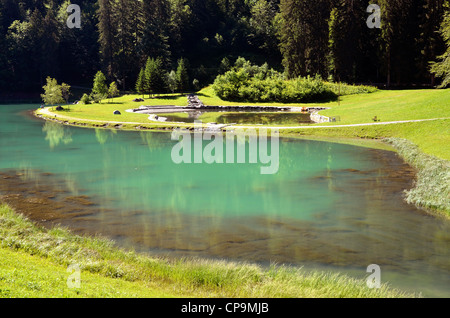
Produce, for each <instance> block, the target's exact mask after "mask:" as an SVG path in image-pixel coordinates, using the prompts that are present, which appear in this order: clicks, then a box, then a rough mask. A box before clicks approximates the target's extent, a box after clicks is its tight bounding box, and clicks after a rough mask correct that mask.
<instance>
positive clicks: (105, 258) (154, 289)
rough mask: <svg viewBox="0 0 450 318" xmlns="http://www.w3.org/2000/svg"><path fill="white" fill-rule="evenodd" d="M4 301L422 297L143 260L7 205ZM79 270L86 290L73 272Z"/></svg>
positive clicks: (223, 265)
mask: <svg viewBox="0 0 450 318" xmlns="http://www.w3.org/2000/svg"><path fill="white" fill-rule="evenodd" d="M0 243H1V245H0V257H1V258H0V259H1V260H2V262H1V263H0V296H1V297H21V298H22V297H127V298H128V297H270V298H275V297H350V298H356V297H364V298H372V297H382V298H386V297H414V296H415V295H412V294H408V293H404V292H401V291H399V290H396V289H392V288H390V287H389V286H388V285H386V284H383V285H382V286H381V288H379V289H377V288H375V289H370V288H368V287H367V286H366V282H365V279H360V280H357V279H353V278H349V277H346V276H343V275H339V274H331V273H324V272H306V271H303V270H302V269H299V268H288V267H282V266H271V267H270V268H262V267H260V266H257V265H253V264H246V263H233V262H225V261H212V260H202V259H179V260H170V259H163V258H155V257H151V256H146V255H140V254H137V253H135V252H133V251H126V250H122V249H119V248H117V247H115V246H114V244H113V242H111V241H108V240H105V239H102V238H99V237H95V238H92V237H84V236H77V235H74V234H72V233H70V232H69V231H68V230H66V229H62V228H53V229H44V228H42V227H39V226H37V225H36V224H34V223H32V222H31V221H29V220H28V219H26V218H24V217H23V216H21V215H19V214H17V213H16V212H15V211H13V210H12V209H11V208H10V207H8V206H7V205H0ZM70 264H78V265H79V267H80V269H81V272H80V278H81V283H80V287H79V288H75V289H71V288H69V287H68V286H67V280H68V278H69V275H71V274H72V272H67V266H68V265H70Z"/></svg>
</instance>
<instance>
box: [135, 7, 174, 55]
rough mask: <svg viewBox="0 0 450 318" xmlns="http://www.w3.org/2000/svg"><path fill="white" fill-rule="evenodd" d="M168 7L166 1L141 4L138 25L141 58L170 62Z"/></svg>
mask: <svg viewBox="0 0 450 318" xmlns="http://www.w3.org/2000/svg"><path fill="white" fill-rule="evenodd" d="M169 23H170V6H169V2H168V0H151V1H144V2H143V3H142V21H141V23H140V26H141V27H140V30H139V32H140V36H141V43H140V44H139V51H140V53H141V54H142V56H146V57H150V56H159V57H161V59H162V62H163V63H164V64H168V63H169V62H170V56H171V52H170V46H169V35H168V30H169Z"/></svg>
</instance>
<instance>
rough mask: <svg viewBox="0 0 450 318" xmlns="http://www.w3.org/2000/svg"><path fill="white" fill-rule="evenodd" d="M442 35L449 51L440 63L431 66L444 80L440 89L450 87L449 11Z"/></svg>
mask: <svg viewBox="0 0 450 318" xmlns="http://www.w3.org/2000/svg"><path fill="white" fill-rule="evenodd" d="M440 33H441V35H442V37H443V39H444V40H445V43H446V46H447V50H446V51H445V53H444V54H442V55H441V56H439V57H438V59H439V62H433V63H432V64H431V72H432V73H433V74H435V75H436V76H438V77H441V78H442V83H441V84H440V85H439V87H441V88H442V87H447V86H449V85H450V11H447V13H446V15H445V18H444V21H443V22H442V24H441V28H440Z"/></svg>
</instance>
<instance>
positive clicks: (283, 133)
mask: <svg viewBox="0 0 450 318" xmlns="http://www.w3.org/2000/svg"><path fill="white" fill-rule="evenodd" d="M44 110H45V111H44V112H42V109H38V110H34V111H32V113H33V115H34V116H35V117H37V118H41V119H42V120H50V121H54V122H58V123H60V124H63V125H68V126H74V127H82V128H91V129H92V128H96V129H98V128H100V129H117V130H124V131H152V132H168V131H172V130H174V129H188V130H193V129H194V125H193V124H189V123H171V122H153V123H149V124H144V123H139V122H121V121H102V120H88V119H84V120H83V119H77V118H70V116H59V117H57V116H58V115H59V114H55V113H51V112H50V111H49V110H48V108H44ZM51 115H53V116H55V117H51ZM445 119H447V118H434V119H421V120H407V121H395V122H380V123H361V124H350V125H328V126H262V125H248V126H247V125H230V126H225V127H223V129H219V130H217V131H218V132H219V131H221V132H223V133H224V132H226V131H227V130H228V129H233V128H244V129H245V128H254V129H258V128H265V129H277V130H278V131H279V134H280V137H288V138H303V139H315V140H321V139H322V140H323V141H329V142H338V143H346V144H353V145H355V146H365V147H369V148H375V149H384V150H389V151H395V152H397V153H398V155H399V156H400V157H401V158H402V160H404V161H405V162H407V163H408V164H410V165H411V166H412V167H413V168H414V169H415V170H416V176H417V179H416V180H415V186H414V187H413V188H412V189H409V190H408V189H405V193H406V194H408V193H409V194H410V196H411V193H413V194H414V195H413V197H414V198H410V199H409V200H410V201H409V202H411V203H414V204H415V205H416V206H418V207H420V208H423V209H425V210H426V211H427V213H430V214H432V215H436V216H443V217H444V218H446V219H450V202H448V201H450V199H447V198H446V194H445V190H446V189H443V191H444V193H442V194H438V196H437V197H436V196H434V197H433V199H430V198H428V197H429V195H428V194H427V193H426V192H427V190H424V188H427V186H428V187H429V185H427V184H425V183H424V182H423V180H425V179H426V180H428V182H433V183H434V184H436V186H437V185H438V184H439V182H440V181H441V182H445V178H446V176H445V173H446V172H447V173H448V174H450V162H449V161H448V160H445V159H441V158H438V157H435V156H432V155H429V154H426V153H424V152H422V151H420V150H419V149H418V147H417V146H416V145H415V144H414V143H413V142H411V141H409V140H408V139H405V138H396V137H392V136H376V137H373V138H370V137H361V136H357V135H356V136H355V135H353V136H348V135H345V134H341V135H340V134H339V130H340V129H345V128H347V127H356V128H359V127H361V129H363V128H364V127H370V126H375V127H377V126H379V125H384V126H386V125H396V124H406V123H417V122H430V121H436V120H445ZM202 126H203V127H205V128H207V127H208V124H207V123H203V124H202ZM332 128H336V129H335V130H333V129H332ZM317 129H318V130H317ZM320 129H323V130H331V131H333V132H336V131H337V134H335V135H334V136H330V135H326V134H321V133H320V131H321V130H320ZM307 131H309V132H313V131H319V134H317V135H314V134H311V135H308V134H307V133H306V132H307ZM402 140H406V141H408V143H410V144H408V145H405V142H404V141H402ZM364 143H366V145H363V144H364ZM368 143H369V144H370V145H368ZM406 144H407V143H406ZM400 149H403V150H402V151H400ZM410 153H414V155H412V156H409V157H410V159H409V160H408V155H409V154H410ZM411 158H413V159H417V158H420V159H417V160H412V159H411ZM424 161H425V162H431V163H437V166H438V167H439V168H438V170H439V169H441V171H430V169H429V167H430V165H429V164H423V162H424ZM442 169H444V170H443V171H442ZM430 174H432V175H436V174H437V175H439V176H440V179H439V180H437V181H436V180H434V179H433V178H431V179H430V178H429V176H428V175H430ZM428 191H429V190H428ZM437 202H439V203H437Z"/></svg>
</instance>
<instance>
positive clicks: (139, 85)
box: [135, 68, 145, 97]
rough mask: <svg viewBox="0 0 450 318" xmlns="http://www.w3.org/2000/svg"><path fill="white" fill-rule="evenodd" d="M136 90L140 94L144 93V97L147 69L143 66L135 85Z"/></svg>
mask: <svg viewBox="0 0 450 318" xmlns="http://www.w3.org/2000/svg"><path fill="white" fill-rule="evenodd" d="M135 89H136V92H138V94H142V97H144V94H145V69H144V68H141V70H140V72H139V75H138V78H137V81H136V86H135Z"/></svg>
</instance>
